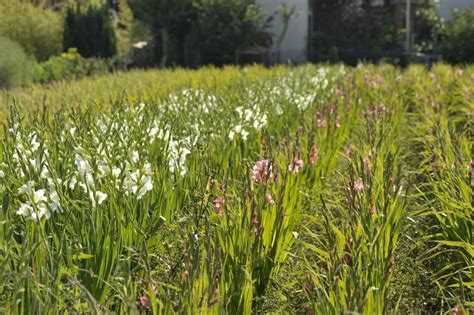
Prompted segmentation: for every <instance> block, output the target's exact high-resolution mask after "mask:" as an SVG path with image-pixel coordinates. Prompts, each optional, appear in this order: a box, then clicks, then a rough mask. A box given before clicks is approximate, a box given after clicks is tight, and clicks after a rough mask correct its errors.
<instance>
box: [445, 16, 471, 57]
mask: <svg viewBox="0 0 474 315" xmlns="http://www.w3.org/2000/svg"><path fill="white" fill-rule="evenodd" d="M473 21H474V9H470V10H466V11H463V12H455V13H454V16H453V19H452V20H451V21H449V22H448V23H447V24H446V29H445V32H444V41H443V49H442V51H443V56H444V58H445V60H446V61H448V62H452V63H461V62H466V63H469V62H474V40H473V38H474V23H473Z"/></svg>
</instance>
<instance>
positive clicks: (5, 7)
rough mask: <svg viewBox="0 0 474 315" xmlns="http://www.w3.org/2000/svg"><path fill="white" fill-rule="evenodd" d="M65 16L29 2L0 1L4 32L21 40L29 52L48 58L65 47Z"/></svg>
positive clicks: (1, 31) (1, 29)
mask: <svg viewBox="0 0 474 315" xmlns="http://www.w3.org/2000/svg"><path fill="white" fill-rule="evenodd" d="M62 34H63V18H62V16H61V15H60V14H58V13H55V12H53V11H52V10H48V9H43V8H41V7H39V6H35V5H33V4H31V3H29V2H23V1H18V0H2V1H0V35H3V36H6V37H9V38H11V39H12V40H14V41H15V42H17V43H19V44H20V45H21V46H22V47H23V49H24V50H25V52H26V53H27V54H28V55H32V56H34V57H35V58H36V59H37V60H39V61H43V60H47V59H48V58H49V57H51V56H53V55H56V54H57V53H59V52H61V51H62V36H63V35H62Z"/></svg>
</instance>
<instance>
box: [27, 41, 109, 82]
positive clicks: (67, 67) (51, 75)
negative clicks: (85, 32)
mask: <svg viewBox="0 0 474 315" xmlns="http://www.w3.org/2000/svg"><path fill="white" fill-rule="evenodd" d="M110 63H111V62H108V61H105V60H102V59H97V58H87V59H86V58H83V57H82V56H81V55H80V54H79V53H78V52H77V49H75V48H70V49H69V50H68V51H67V52H65V53H62V54H61V55H59V56H54V57H52V58H50V59H49V60H48V61H46V62H43V63H41V64H38V65H37V66H36V67H35V81H36V82H39V83H49V82H52V81H59V80H75V79H79V78H82V77H85V76H89V75H93V74H98V73H104V72H108V71H109V70H110V69H111V68H112V65H111V64H110Z"/></svg>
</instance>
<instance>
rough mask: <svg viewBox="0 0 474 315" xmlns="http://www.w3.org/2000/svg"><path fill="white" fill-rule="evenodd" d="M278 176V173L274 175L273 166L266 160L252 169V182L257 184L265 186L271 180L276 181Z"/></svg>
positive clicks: (259, 162)
mask: <svg viewBox="0 0 474 315" xmlns="http://www.w3.org/2000/svg"><path fill="white" fill-rule="evenodd" d="M278 176H279V174H278V173H275V174H273V173H272V165H271V163H270V162H269V161H268V160H266V159H262V160H260V161H258V162H257V163H256V164H255V165H254V166H253V168H252V180H254V181H255V182H257V183H262V184H264V185H265V184H267V182H268V181H269V180H270V179H273V180H274V181H276V180H277V179H278Z"/></svg>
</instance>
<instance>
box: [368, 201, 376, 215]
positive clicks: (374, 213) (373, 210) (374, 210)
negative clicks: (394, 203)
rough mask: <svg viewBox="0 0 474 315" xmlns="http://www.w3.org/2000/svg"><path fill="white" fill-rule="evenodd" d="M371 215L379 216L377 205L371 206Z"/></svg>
mask: <svg viewBox="0 0 474 315" xmlns="http://www.w3.org/2000/svg"><path fill="white" fill-rule="evenodd" d="M370 214H371V215H372V216H374V215H376V214H377V209H376V208H375V205H374V204H372V205H371V206H370Z"/></svg>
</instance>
